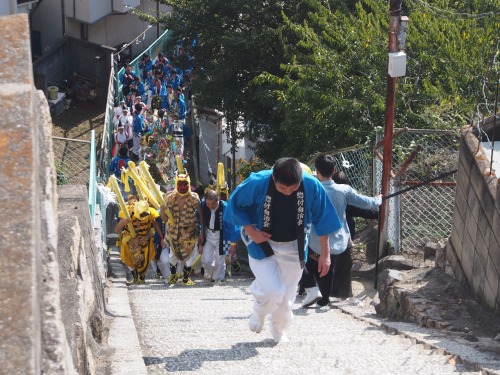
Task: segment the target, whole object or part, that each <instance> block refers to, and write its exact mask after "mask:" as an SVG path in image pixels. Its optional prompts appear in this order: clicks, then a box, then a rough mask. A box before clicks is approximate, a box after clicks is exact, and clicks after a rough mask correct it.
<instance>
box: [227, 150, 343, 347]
mask: <svg viewBox="0 0 500 375" xmlns="http://www.w3.org/2000/svg"><path fill="white" fill-rule="evenodd" d="M224 219H225V220H227V221H228V222H230V223H233V224H234V225H238V226H241V227H242V230H241V237H242V239H243V241H244V242H245V244H246V245H247V249H248V254H249V257H248V258H249V264H250V268H251V269H252V272H253V274H254V275H255V280H254V282H253V283H252V285H251V286H250V290H251V292H252V294H253V296H254V304H253V312H252V315H251V316H250V320H249V324H248V325H249V328H250V330H252V331H254V332H256V333H259V332H261V331H262V328H263V326H264V323H265V319H266V316H268V315H269V316H270V324H269V328H270V331H271V334H272V336H273V339H274V340H275V341H276V342H279V341H287V338H286V335H285V333H284V331H285V330H286V329H287V328H288V327H290V324H291V321H292V318H293V313H292V305H293V302H294V300H295V292H296V288H297V283H298V282H299V279H300V277H301V275H302V268H303V267H304V263H305V261H306V259H307V244H308V242H309V233H310V230H311V225H314V226H315V228H316V232H317V233H318V234H319V236H320V237H319V240H320V243H321V256H320V259H319V262H318V271H319V273H320V275H321V276H323V275H325V274H326V273H327V272H328V270H329V268H330V256H329V245H328V234H329V233H331V232H334V231H336V230H338V229H339V228H340V227H341V223H340V220H339V218H338V216H337V213H336V212H335V209H334V208H333V206H332V203H331V202H330V200H329V199H328V196H327V195H326V192H325V189H324V188H323V187H322V186H321V184H320V182H319V181H318V180H317V179H316V178H314V177H313V176H311V175H309V174H308V173H302V168H301V165H300V163H299V161H298V160H297V159H294V158H282V159H279V160H278V161H277V162H276V164H275V165H274V167H273V169H271V170H264V171H261V172H258V173H252V174H250V176H249V177H248V178H247V179H246V180H245V181H243V182H242V183H241V184H240V185H239V186H238V187H237V188H236V189H235V190H234V192H233V193H232V195H231V197H230V198H229V202H228V206H227V208H226V211H225V213H224Z"/></svg>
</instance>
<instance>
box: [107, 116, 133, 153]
mask: <svg viewBox="0 0 500 375" xmlns="http://www.w3.org/2000/svg"><path fill="white" fill-rule="evenodd" d="M124 129H125V128H124V127H123V126H122V125H121V124H120V125H118V128H117V129H116V132H115V134H114V137H113V138H114V142H115V144H114V146H113V149H112V150H111V156H112V157H115V156H116V155H117V153H118V151H119V150H120V148H122V147H127V145H128V140H129V137H128V134H127V133H126V132H125V131H124Z"/></svg>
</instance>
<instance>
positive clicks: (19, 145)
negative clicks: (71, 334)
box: [0, 15, 72, 374]
mask: <svg viewBox="0 0 500 375" xmlns="http://www.w3.org/2000/svg"><path fill="white" fill-rule="evenodd" d="M0 33H1V34H2V39H3V41H4V45H3V53H2V54H0V64H1V66H2V69H1V73H0V86H1V89H0V103H1V106H2V113H3V115H2V126H1V127H0V139H1V140H2V147H0V150H1V151H0V152H1V159H2V165H3V167H2V169H1V170H0V180H1V181H2V184H1V194H2V198H3V202H4V203H3V204H4V209H3V210H1V212H0V223H1V224H0V225H1V226H2V230H1V231H0V243H1V244H2V249H1V255H2V261H1V262H0V274H1V275H2V283H1V284H0V295H1V296H2V298H1V299H0V363H1V364H2V365H1V366H2V367H1V372H2V373H5V374H41V373H50V374H63V373H71V368H72V364H71V357H70V356H68V351H67V342H66V337H65V332H64V327H63V325H62V321H61V309H60V305H59V283H58V281H59V279H58V266H57V262H56V259H55V256H56V252H57V218H56V212H57V194H56V190H55V186H56V185H55V170H54V167H53V165H54V163H53V155H52V145H51V133H52V124H51V121H50V113H49V109H48V105H47V101H46V100H45V97H44V96H43V94H42V93H41V92H39V91H36V90H35V87H34V84H33V76H32V74H31V72H32V65H31V52H30V35H29V27H28V17H27V16H26V15H13V16H7V17H0ZM21 61H22V62H23V72H24V73H23V74H20V68H19V63H20V62H21ZM19 103H22V105H19Z"/></svg>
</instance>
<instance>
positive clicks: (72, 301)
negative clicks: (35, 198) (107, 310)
mask: <svg viewBox="0 0 500 375" xmlns="http://www.w3.org/2000/svg"><path fill="white" fill-rule="evenodd" d="M57 191H58V196H59V200H58V204H59V207H58V213H57V214H58V222H59V232H58V243H57V247H58V254H57V260H58V265H59V289H60V295H61V297H60V304H61V309H62V311H63V312H64V315H63V317H62V322H63V323H64V327H65V331H66V337H67V341H68V344H69V348H70V351H71V354H72V361H73V363H74V366H75V369H76V371H77V373H78V374H95V373H96V356H97V353H98V352H99V351H100V350H101V349H102V348H101V345H102V344H103V327H104V295H103V293H104V292H103V285H102V283H103V279H102V276H101V274H100V270H99V264H98V262H100V261H101V260H102V255H99V249H98V248H97V246H96V243H95V238H94V231H93V229H92V223H91V220H90V213H89V206H88V192H87V189H86V187H85V186H81V185H64V186H59V187H58V190H57Z"/></svg>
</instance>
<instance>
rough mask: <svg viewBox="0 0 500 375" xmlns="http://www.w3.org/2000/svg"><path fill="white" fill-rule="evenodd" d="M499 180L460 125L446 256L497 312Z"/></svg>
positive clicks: (458, 275) (499, 286)
mask: <svg viewBox="0 0 500 375" xmlns="http://www.w3.org/2000/svg"><path fill="white" fill-rule="evenodd" d="M499 183H500V180H498V179H497V177H496V176H495V175H494V174H493V175H490V173H489V160H488V158H487V157H486V155H485V152H484V149H483V148H482V146H481V145H480V143H479V141H478V139H477V137H476V136H475V135H474V134H473V128H472V127H465V128H463V129H462V137H461V148H460V159H459V168H458V180H457V188H456V194H455V207H454V214H453V227H452V231H451V236H450V240H449V241H448V245H447V250H446V256H447V259H448V261H449V262H450V264H451V267H452V269H453V273H454V274H455V277H456V278H457V279H459V280H460V281H461V282H463V283H465V284H467V285H469V287H470V288H471V291H472V293H473V294H474V296H475V298H476V299H477V300H478V301H479V302H480V303H481V304H482V305H483V306H485V307H487V308H488V309H490V310H492V311H494V312H496V313H498V312H500V188H499V186H498V185H499Z"/></svg>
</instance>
